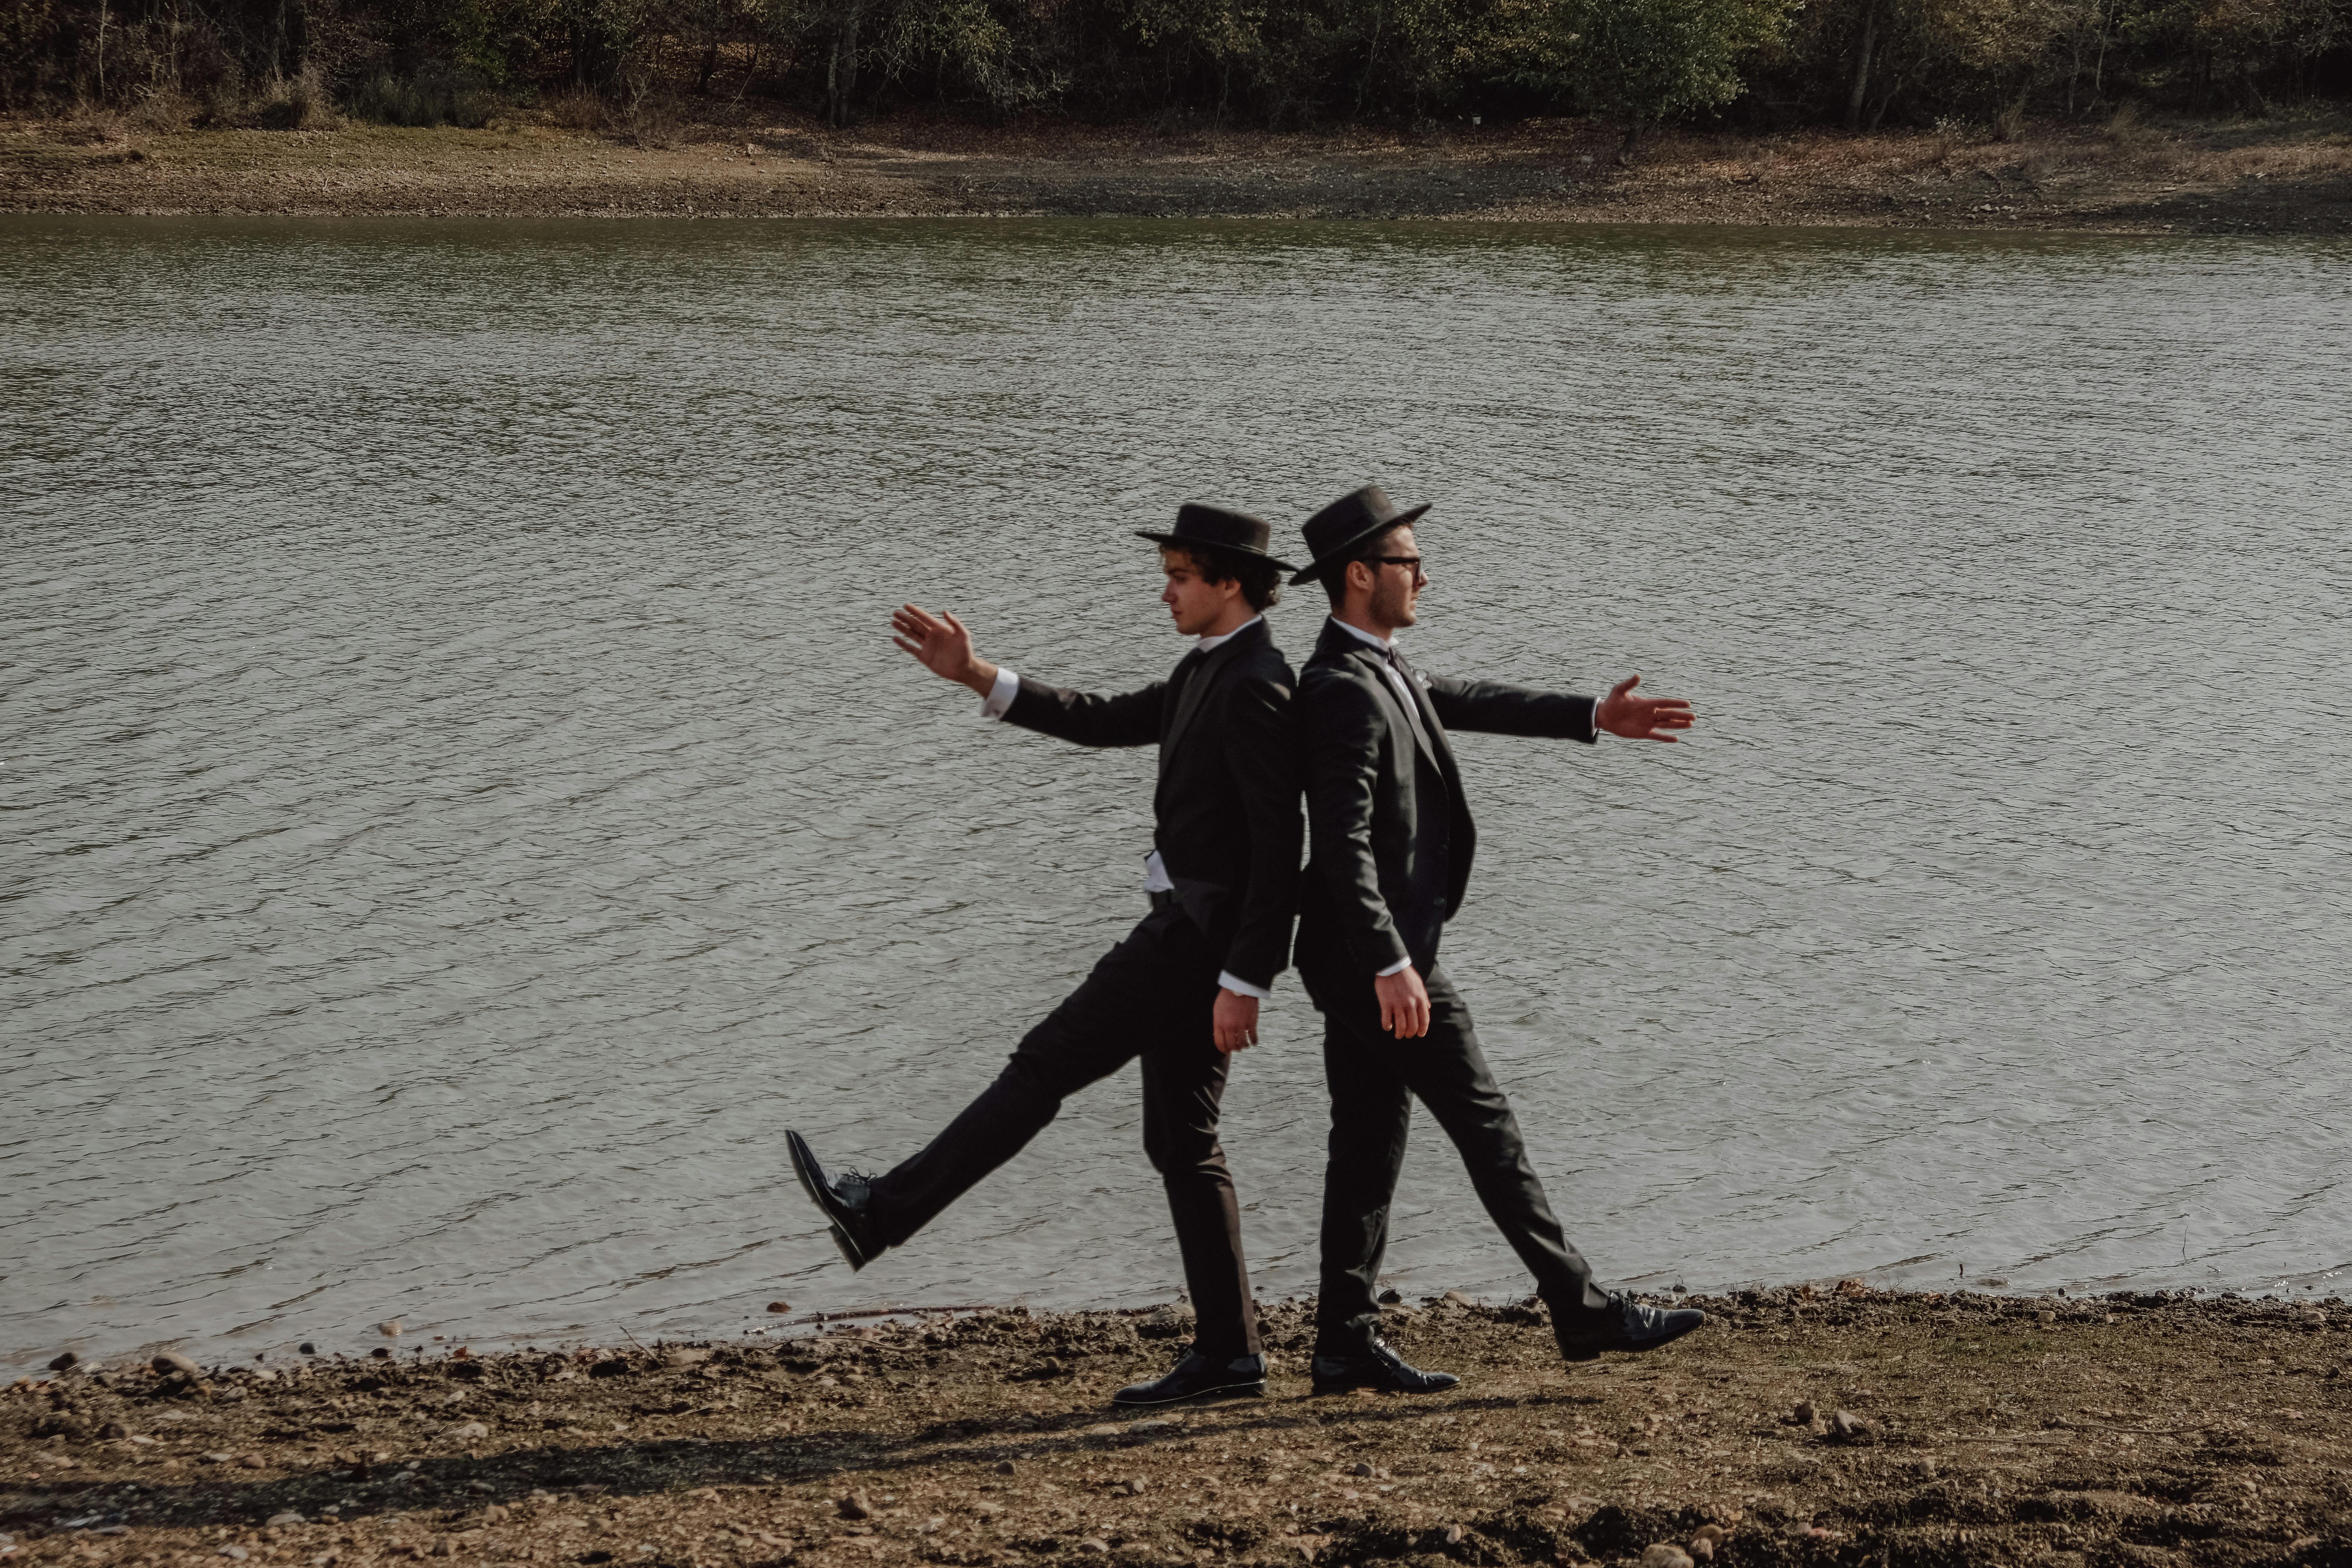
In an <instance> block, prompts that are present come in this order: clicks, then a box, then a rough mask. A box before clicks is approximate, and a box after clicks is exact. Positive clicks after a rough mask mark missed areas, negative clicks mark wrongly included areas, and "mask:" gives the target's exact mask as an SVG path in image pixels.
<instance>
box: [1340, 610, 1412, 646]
mask: <svg viewBox="0 0 2352 1568" xmlns="http://www.w3.org/2000/svg"><path fill="white" fill-rule="evenodd" d="M1331 624H1332V625H1333V626H1337V627H1339V629H1340V630H1341V631H1343V632H1346V633H1347V634H1348V635H1349V637H1360V638H1362V639H1363V640H1364V641H1366V642H1368V643H1370V644H1371V645H1372V646H1373V647H1376V648H1379V649H1381V651H1382V652H1383V653H1385V652H1387V651H1389V650H1390V649H1392V648H1394V647H1396V639H1395V638H1394V637H1374V636H1373V635H1372V634H1371V633H1370V632H1368V631H1366V630H1365V629H1364V628H1363V627H1361V626H1349V624H1348V623H1347V622H1345V621H1343V620H1341V619H1340V618H1339V616H1332V617H1331Z"/></svg>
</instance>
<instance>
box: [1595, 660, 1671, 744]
mask: <svg viewBox="0 0 2352 1568" xmlns="http://www.w3.org/2000/svg"><path fill="white" fill-rule="evenodd" d="M1641 684H1642V678H1641V677H1640V676H1638V675H1629V676H1627V677H1626V678H1625V679H1622V680H1621V681H1619V682H1618V683H1617V684H1616V685H1614V686H1612V687H1611V688H1610V689H1609V695H1608V696H1606V697H1604V698H1602V699H1601V702H1600V705H1599V706H1598V707H1596V708H1594V709H1593V710H1592V727H1593V728H1594V729H1596V730H1605V731H1608V732H1609V733H1610V734H1612V735H1622V736H1623V737H1624V738H1625V739H1627V740H1629V741H1666V742H1673V741H1676V740H1679V739H1681V737H1680V736H1678V735H1670V734H1668V733H1667V732H1666V731H1669V730H1687V729H1689V728H1690V727H1691V705H1690V704H1689V703H1687V702H1685V701H1684V700H1682V699H1681V698H1679V697H1636V696H1634V695H1633V688H1635V687H1637V686H1639V685H1641Z"/></svg>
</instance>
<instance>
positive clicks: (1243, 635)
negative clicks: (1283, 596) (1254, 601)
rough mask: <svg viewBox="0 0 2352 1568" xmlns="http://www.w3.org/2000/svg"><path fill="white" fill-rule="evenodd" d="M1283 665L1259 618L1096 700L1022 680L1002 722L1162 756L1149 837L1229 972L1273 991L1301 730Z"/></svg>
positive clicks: (1292, 846)
mask: <svg viewBox="0 0 2352 1568" xmlns="http://www.w3.org/2000/svg"><path fill="white" fill-rule="evenodd" d="M1294 684H1295V680H1294V678H1293V677H1292V675H1291V673H1290V666H1289V665H1288V664H1286V662H1284V660H1283V657H1282V650H1281V649H1279V648H1277V647H1275V646H1274V637H1273V634H1272V633H1271V631H1269V629H1268V628H1267V626H1266V625H1265V622H1264V621H1260V622H1258V623H1257V624H1256V625H1255V626H1248V627H1245V628H1244V629H1243V630H1242V631H1240V632H1237V633H1235V634H1234V637H1233V640H1231V641H1230V642H1225V643H1222V644H1220V645H1218V647H1216V648H1214V649H1213V650H1212V651H1211V652H1209V653H1207V654H1202V653H1199V652H1197V651H1195V652H1193V653H1189V654H1187V655H1185V656H1184V658H1183V660H1182V661H1181V662H1180V663H1179V664H1178V665H1177V666H1176V669H1175V673H1174V674H1172V675H1171V676H1170V677H1169V678H1168V679H1166V680H1156V681H1154V682H1152V683H1151V684H1150V686H1147V687H1145V688H1144V689H1142V690H1140V691H1130V692H1129V693H1127V694H1126V695H1125V696H1121V697H1092V696H1088V695H1087V694H1086V693H1085V692H1080V691H1066V690H1064V689H1061V688H1059V687H1055V686H1046V685H1045V684H1043V683H1042V682H1039V681H1034V680H1032V679H1029V678H1028V677H1027V676H1024V677H1022V678H1021V694H1020V695H1019V696H1018V697H1016V698H1014V699H1013V706H1012V707H1011V708H1010V709H1009V710H1006V712H1005V715H1004V717H1005V719H1006V721H1008V722H1011V723H1014V724H1019V725H1021V726H1023V727H1024V729H1030V730H1035V731H1039V732H1040V733H1042V734H1047V735H1058V736H1059V737H1061V738H1062V739H1063V740H1065V741H1076V742H1077V743H1078V744H1080V745H1082V746H1148V745H1151V744H1153V743H1154V742H1157V743H1158V745H1159V747H1160V787H1159V789H1158V790H1157V792H1155V794H1154V795H1153V796H1152V816H1153V818H1154V826H1153V830H1152V836H1151V841H1152V844H1153V845H1154V847H1157V848H1158V849H1159V851H1160V860H1161V862H1162V863H1163V864H1165V865H1166V866H1167V868H1168V876H1169V879H1170V880H1171V881H1173V882H1174V883H1175V884H1176V897H1177V900H1178V901H1179V902H1180V903H1181V904H1182V905H1183V907H1184V912H1185V914H1186V915H1187V916H1189V917H1190V918H1191V919H1192V923H1193V924H1194V925H1196V926H1198V927H1200V929H1201V931H1202V934H1203V935H1205V936H1206V937H1207V938H1208V939H1209V945H1210V947H1211V948H1213V950H1214V951H1216V952H1218V953H1220V954H1222V955H1223V968H1224V970H1225V972H1226V973H1230V974H1232V975H1234V977H1235V978H1236V979H1241V980H1246V981H1248V982H1249V983H1250V984H1253V985H1259V986H1271V985H1272V984H1274V977H1275V976H1276V975H1277V974H1279V973H1282V971H1283V967H1284V965H1285V964H1286V963H1288V962H1289V957H1290V922H1291V919H1292V917H1293V914H1294V913H1295V911H1296V910H1297V895H1298V854H1299V848H1300V846H1301V844H1302V843H1303V842H1304V840H1305V837H1306V833H1305V828H1304V826H1303V825H1302V824H1301V823H1300V821H1299V816H1298V760H1297V731H1296V729H1295V728H1294V726H1293V725H1292V722H1291V715H1290V701H1291V692H1292V688H1293V686H1294Z"/></svg>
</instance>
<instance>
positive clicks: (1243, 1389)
mask: <svg viewBox="0 0 2352 1568" xmlns="http://www.w3.org/2000/svg"><path fill="white" fill-rule="evenodd" d="M1264 1394H1265V1379H1264V1378H1260V1379H1258V1380H1257V1381H1256V1382H1255V1383H1224V1384H1216V1385H1214V1386H1213V1387H1209V1388H1196V1389H1193V1390H1192V1392H1190V1393H1189V1394H1148V1395H1145V1396H1143V1397H1140V1398H1138V1397H1136V1396H1135V1395H1133V1394H1128V1393H1127V1392H1125V1391H1124V1390H1122V1391H1120V1392H1119V1393H1118V1394H1112V1395H1111V1398H1110V1403H1111V1408H1113V1409H1114V1410H1151V1409H1156V1408H1158V1407H1159V1406H1160V1405H1186V1404H1190V1403H1191V1402H1192V1401H1193V1400H1195V1399H1256V1398H1260V1397H1262V1396H1263V1395H1264Z"/></svg>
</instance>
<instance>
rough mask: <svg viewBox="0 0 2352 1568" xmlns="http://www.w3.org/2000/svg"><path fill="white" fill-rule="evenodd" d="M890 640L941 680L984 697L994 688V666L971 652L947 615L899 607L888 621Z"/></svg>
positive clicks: (966, 634) (967, 640) (958, 623)
mask: <svg viewBox="0 0 2352 1568" xmlns="http://www.w3.org/2000/svg"><path fill="white" fill-rule="evenodd" d="M890 634H891V635H890V640H891V641H892V642H894V643H897V644H898V646H899V647H902V648H905V649H906V650H907V651H908V653H910V654H913V655H914V656H915V658H917V659H918V660H919V661H920V663H921V664H922V667H923V668H925V669H928V670H929V671H930V672H931V673H932V674H933V675H936V676H939V677H940V678H941V679H946V680H952V681H955V682H957V683H958V684H960V685H963V686H969V687H971V689H973V690H974V691H977V692H979V693H980V694H981V696H982V697H983V698H984V697H986V696H987V695H988V694H989V692H990V691H992V689H994V688H995V686H996V666H994V665H992V664H991V663H989V662H988V660H986V659H984V658H981V657H980V656H979V655H978V654H976V653H974V652H972V651H971V633H970V632H968V631H966V630H964V626H963V623H962V622H961V621H960V620H957V619H956V618H955V616H951V615H946V614H941V615H937V616H935V615H933V614H931V612H930V611H929V610H927V609H924V608H923V607H922V606H921V605H899V606H898V613H897V614H896V615H893V616H891V617H890Z"/></svg>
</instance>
